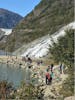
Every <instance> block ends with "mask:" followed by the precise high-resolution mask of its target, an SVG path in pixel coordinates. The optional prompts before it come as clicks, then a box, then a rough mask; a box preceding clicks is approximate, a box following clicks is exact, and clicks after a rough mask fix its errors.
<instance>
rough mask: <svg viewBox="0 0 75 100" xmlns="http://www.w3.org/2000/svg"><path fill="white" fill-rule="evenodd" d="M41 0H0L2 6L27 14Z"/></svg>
mask: <svg viewBox="0 0 75 100" xmlns="http://www.w3.org/2000/svg"><path fill="white" fill-rule="evenodd" d="M40 1H41V0H0V8H4V9H7V10H10V11H13V12H16V13H18V14H20V15H22V16H26V15H27V14H28V13H29V12H31V11H32V10H33V9H34V7H35V6H36V5H37V4H38V3H39V2H40Z"/></svg>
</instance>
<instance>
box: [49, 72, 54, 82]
mask: <svg viewBox="0 0 75 100" xmlns="http://www.w3.org/2000/svg"><path fill="white" fill-rule="evenodd" d="M53 77H54V73H53V71H51V73H50V83H52V80H53Z"/></svg>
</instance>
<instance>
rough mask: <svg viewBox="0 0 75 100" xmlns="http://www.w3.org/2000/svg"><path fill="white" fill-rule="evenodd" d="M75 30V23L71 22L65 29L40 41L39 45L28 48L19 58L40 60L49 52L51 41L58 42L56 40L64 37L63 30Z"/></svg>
mask: <svg viewBox="0 0 75 100" xmlns="http://www.w3.org/2000/svg"><path fill="white" fill-rule="evenodd" d="M70 28H71V29H75V22H72V23H70V24H68V25H66V26H65V27H63V28H61V29H60V30H59V31H57V32H55V33H54V34H53V35H51V36H48V37H47V38H46V39H44V40H41V41H40V42H39V43H37V44H35V45H34V46H33V47H30V48H28V49H27V50H26V51H25V52H24V53H23V54H22V55H21V56H26V55H29V56H30V57H35V58H40V57H44V56H45V55H47V53H48V52H49V45H52V43H53V42H52V40H53V41H54V42H57V41H58V38H59V37H61V36H64V35H65V30H67V29H70Z"/></svg>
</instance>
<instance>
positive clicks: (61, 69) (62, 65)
mask: <svg viewBox="0 0 75 100" xmlns="http://www.w3.org/2000/svg"><path fill="white" fill-rule="evenodd" d="M59 67H60V74H63V67H64V64H62V63H61V64H60V66H59Z"/></svg>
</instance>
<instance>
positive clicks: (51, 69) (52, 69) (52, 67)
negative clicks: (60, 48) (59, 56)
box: [51, 64, 54, 72]
mask: <svg viewBox="0 0 75 100" xmlns="http://www.w3.org/2000/svg"><path fill="white" fill-rule="evenodd" d="M53 67H54V65H53V64H51V72H52V71H53Z"/></svg>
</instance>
